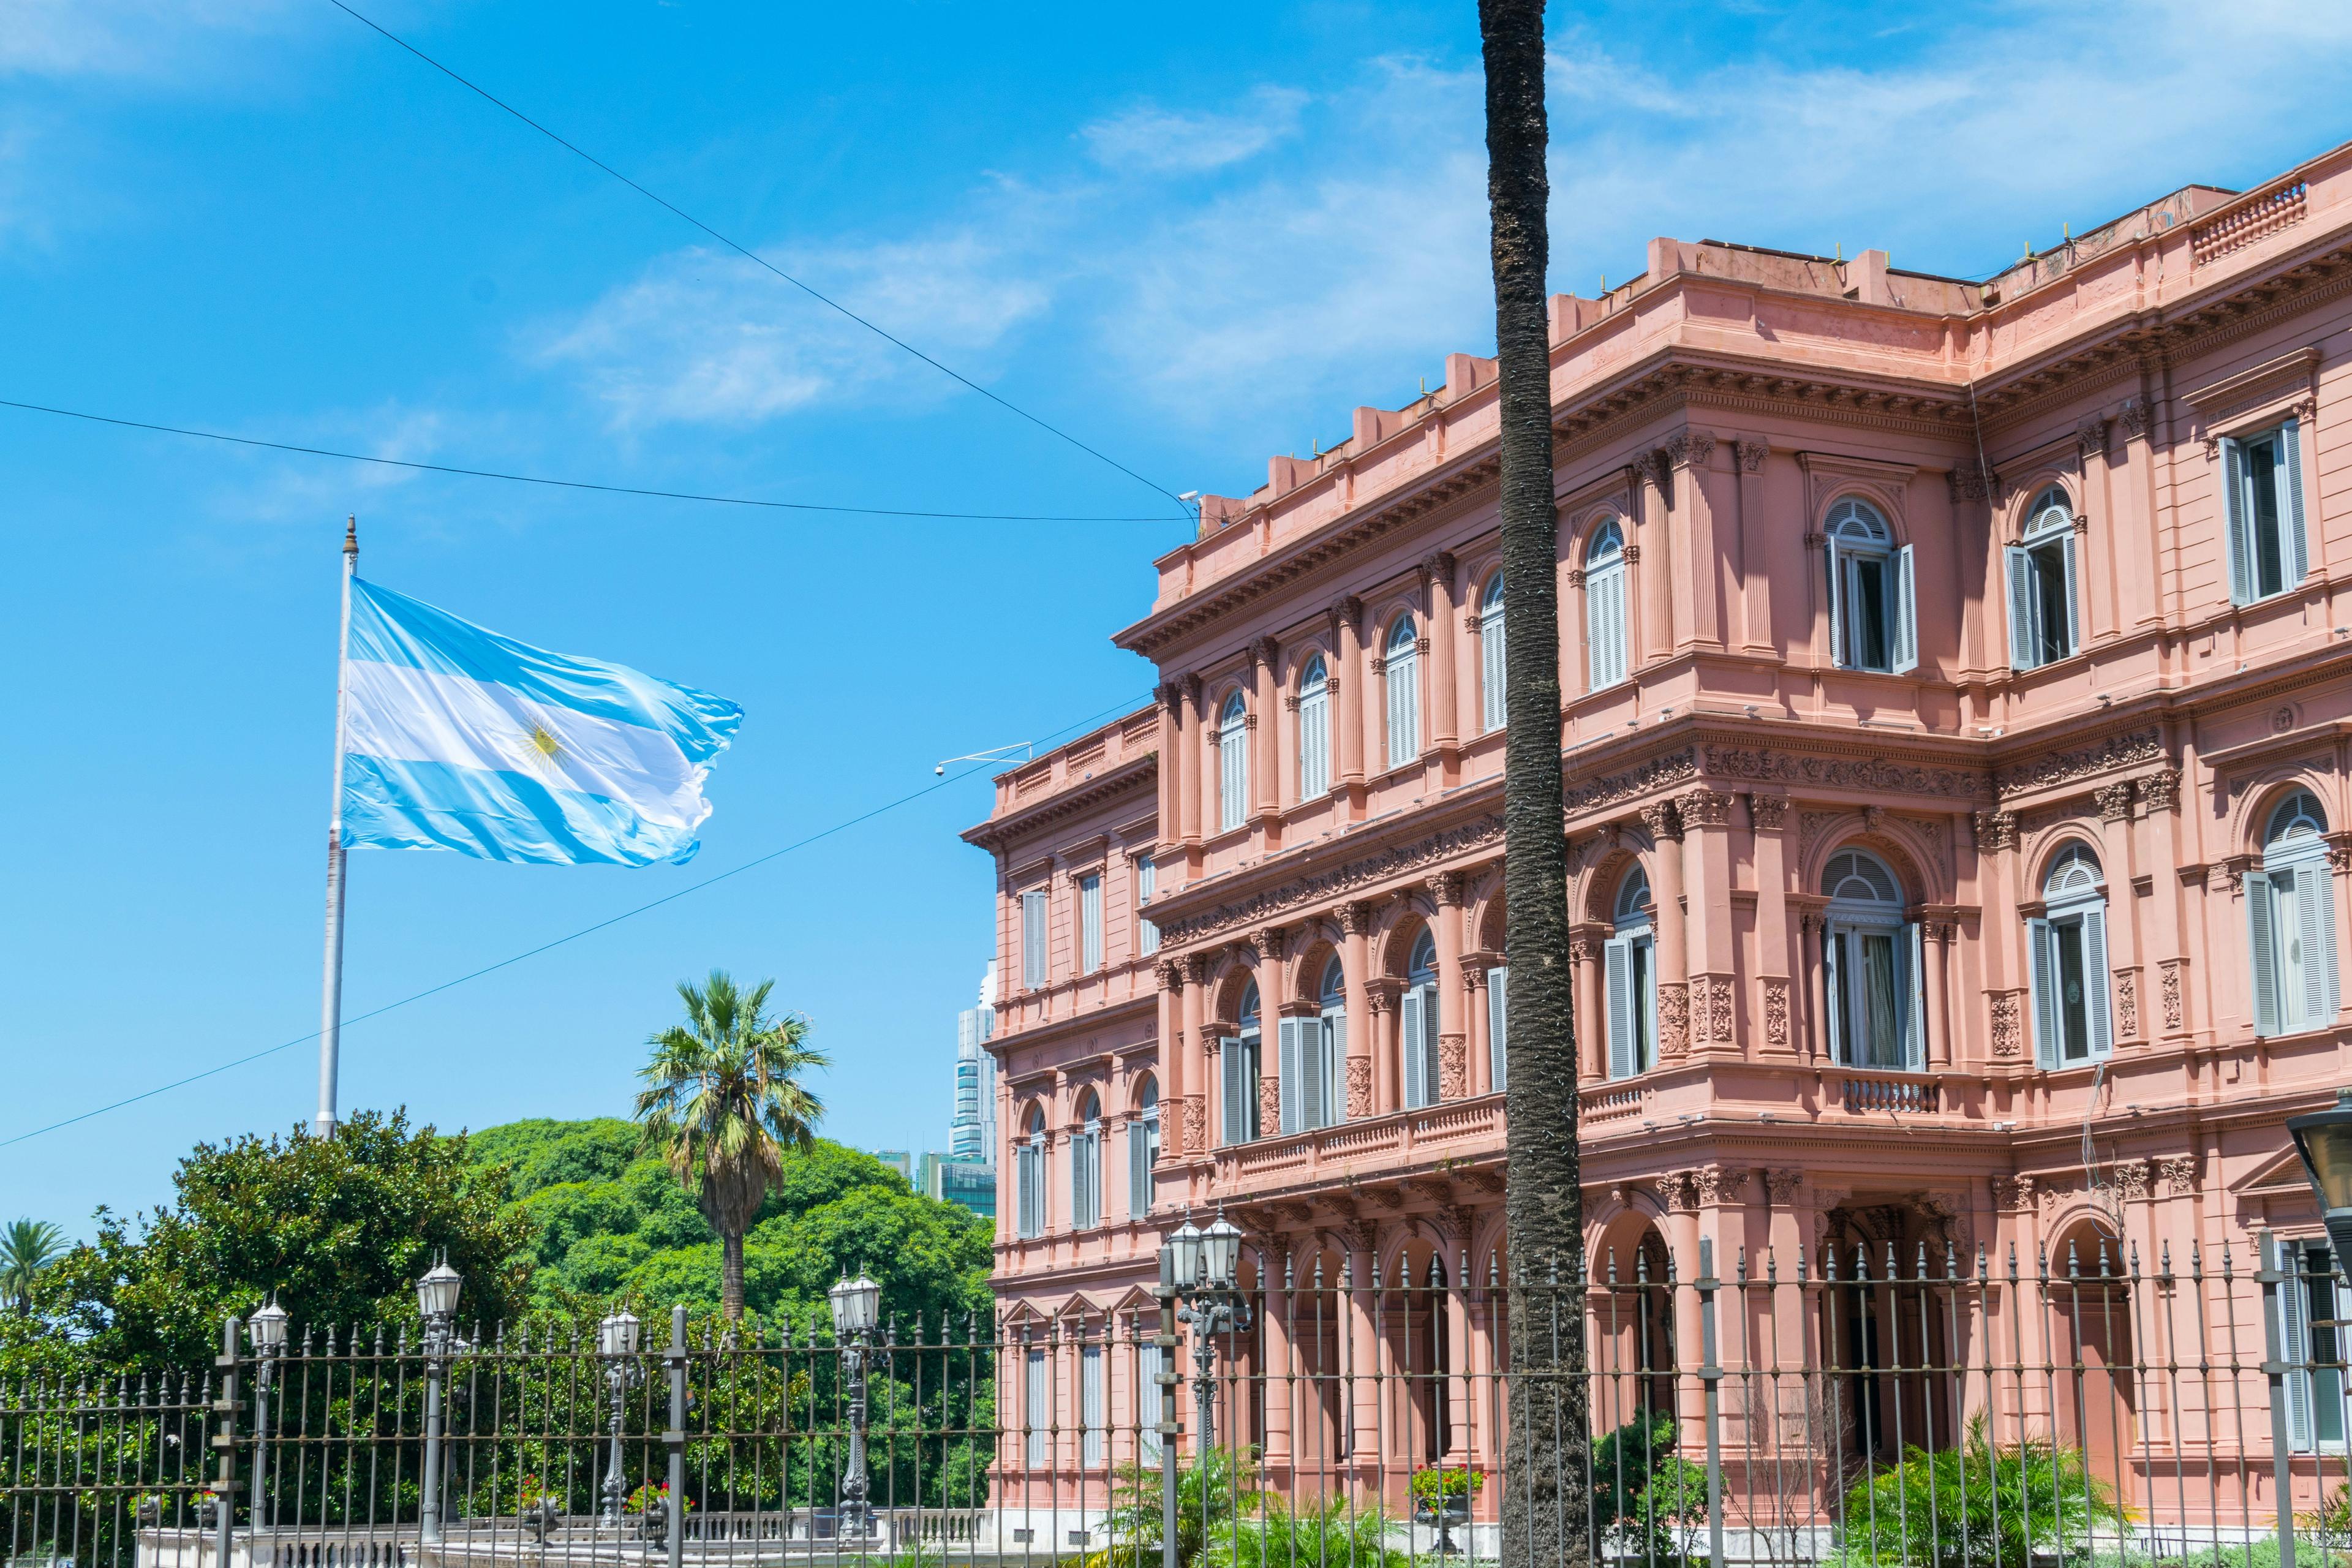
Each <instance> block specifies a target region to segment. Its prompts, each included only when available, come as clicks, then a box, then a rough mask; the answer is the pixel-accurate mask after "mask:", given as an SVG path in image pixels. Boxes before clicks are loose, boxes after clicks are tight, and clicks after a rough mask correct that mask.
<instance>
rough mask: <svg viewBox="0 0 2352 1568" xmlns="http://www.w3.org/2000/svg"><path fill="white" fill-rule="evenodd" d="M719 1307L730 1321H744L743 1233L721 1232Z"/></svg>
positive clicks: (735, 1231)
mask: <svg viewBox="0 0 2352 1568" xmlns="http://www.w3.org/2000/svg"><path fill="white" fill-rule="evenodd" d="M719 1258H720V1262H719V1310H721V1311H723V1312H725V1313H726V1314H727V1321H729V1322H730V1323H740V1322H741V1321H743V1233H742V1232H741V1231H740V1230H727V1231H722V1232H720V1233H719Z"/></svg>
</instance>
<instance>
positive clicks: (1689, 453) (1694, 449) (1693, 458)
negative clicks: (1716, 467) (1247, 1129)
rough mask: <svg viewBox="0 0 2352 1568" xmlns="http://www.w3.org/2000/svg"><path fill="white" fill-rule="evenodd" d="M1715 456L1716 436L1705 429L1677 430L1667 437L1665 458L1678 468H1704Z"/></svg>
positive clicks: (1669, 463)
mask: <svg viewBox="0 0 2352 1568" xmlns="http://www.w3.org/2000/svg"><path fill="white" fill-rule="evenodd" d="M1714 456H1715V437H1713V436H1711V435H1709V434H1708V433H1707V432H1706V431H1704V430H1677V431H1675V433H1674V434H1673V435H1671V436H1669V437H1666V447H1665V459H1666V462H1667V464H1668V466H1670V467H1672V468H1706V465H1707V460H1708V459H1709V458H1712V457H1714Z"/></svg>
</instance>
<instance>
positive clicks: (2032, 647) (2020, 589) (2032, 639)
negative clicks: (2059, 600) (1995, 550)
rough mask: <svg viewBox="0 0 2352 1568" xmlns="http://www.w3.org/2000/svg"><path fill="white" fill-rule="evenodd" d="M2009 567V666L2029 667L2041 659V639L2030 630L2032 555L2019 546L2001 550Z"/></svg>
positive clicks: (2033, 600)
mask: <svg viewBox="0 0 2352 1568" xmlns="http://www.w3.org/2000/svg"><path fill="white" fill-rule="evenodd" d="M2001 554H2002V556H2003V557H2004V558H2005V559H2006V561H2007V563H2008V566H2009V667H2010V668H2011V669H2032V668H2033V667H2034V666H2035V665H2037V664H2040V663H2041V662H2042V639H2041V637H2038V636H2036V635H2035V632H2034V626H2033V622H2034V610H2035V608H2036V606H2037V605H2039V604H2040V603H2041V600H2040V596H2039V595H2036V594H2035V593H2034V591H2033V554H2032V552H2031V551H2029V550H2026V549H2025V548H2023V547H2022V546H2021V545H2015V544H2011V545H2006V546H2003V547H2002V550H2001Z"/></svg>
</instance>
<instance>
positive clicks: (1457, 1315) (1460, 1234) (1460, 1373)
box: [1437, 1205, 1472, 1465]
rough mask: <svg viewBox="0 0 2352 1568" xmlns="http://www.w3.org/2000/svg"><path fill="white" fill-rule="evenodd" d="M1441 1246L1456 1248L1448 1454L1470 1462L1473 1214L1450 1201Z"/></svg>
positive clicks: (1450, 1292) (1448, 1263)
mask: <svg viewBox="0 0 2352 1568" xmlns="http://www.w3.org/2000/svg"><path fill="white" fill-rule="evenodd" d="M1437 1229H1438V1233H1439V1234H1440V1235H1441V1236H1443V1237H1444V1238H1445V1239H1444V1242H1443V1243H1441V1246H1443V1247H1452V1248H1453V1255H1452V1256H1451V1257H1449V1258H1445V1259H1444V1264H1445V1283H1446V1291H1445V1366H1444V1374H1445V1458H1444V1463H1446V1464H1448V1465H1465V1464H1467V1463H1469V1462H1470V1446H1471V1436H1472V1434H1471V1426H1472V1413H1471V1400H1470V1281H1469V1280H1467V1279H1465V1278H1463V1276H1464V1275H1465V1273H1467V1272H1468V1270H1469V1267H1470V1215H1469V1214H1468V1212H1467V1211H1465V1210H1464V1209H1461V1208H1457V1207H1454V1205H1447V1206H1446V1207H1444V1208H1442V1209H1440V1210H1438V1211H1437Z"/></svg>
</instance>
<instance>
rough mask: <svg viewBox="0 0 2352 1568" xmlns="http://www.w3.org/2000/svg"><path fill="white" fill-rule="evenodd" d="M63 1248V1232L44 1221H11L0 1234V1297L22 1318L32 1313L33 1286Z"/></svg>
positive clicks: (64, 1241)
mask: <svg viewBox="0 0 2352 1568" xmlns="http://www.w3.org/2000/svg"><path fill="white" fill-rule="evenodd" d="M65 1249H66V1233H65V1232H64V1231H62V1230H59V1229H58V1227H57V1226H55V1225H53V1224H51V1223H50V1222H49V1221H47V1220H45V1219H19V1220H11V1221H9V1223H8V1228H7V1229H6V1230H5V1231H0V1294H5V1296H6V1297H7V1298H8V1300H9V1304H10V1305H12V1306H14V1307H15V1308H16V1314H17V1316H19V1317H23V1316H25V1315H26V1314H27V1313H29V1312H31V1311H32V1310H33V1283H34V1281H35V1280H37V1279H40V1277H41V1274H42V1272H43V1270H45V1269H47V1268H48V1266H49V1265H50V1264H52V1263H55V1262H56V1261H57V1260H58V1258H59V1257H61V1256H62V1255H63V1254H64V1252H65Z"/></svg>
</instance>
